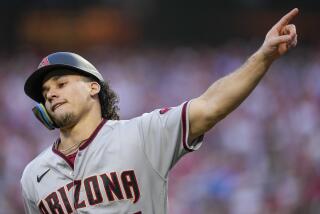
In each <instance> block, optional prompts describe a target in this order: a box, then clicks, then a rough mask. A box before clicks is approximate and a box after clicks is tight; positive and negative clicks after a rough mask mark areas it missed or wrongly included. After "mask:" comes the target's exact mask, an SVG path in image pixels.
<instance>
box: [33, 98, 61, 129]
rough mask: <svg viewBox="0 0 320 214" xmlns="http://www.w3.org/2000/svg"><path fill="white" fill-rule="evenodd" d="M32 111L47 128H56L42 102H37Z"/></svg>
mask: <svg viewBox="0 0 320 214" xmlns="http://www.w3.org/2000/svg"><path fill="white" fill-rule="evenodd" d="M32 112H33V114H34V115H35V116H36V118H37V119H38V120H39V121H40V122H41V123H42V124H43V125H44V126H45V127H47V128H48V129H49V130H53V129H55V128H58V127H57V126H56V124H55V123H54V122H53V121H52V119H51V118H50V116H49V114H48V112H47V110H46V108H45V107H44V105H43V104H42V103H38V104H37V105H36V106H35V107H33V108H32Z"/></svg>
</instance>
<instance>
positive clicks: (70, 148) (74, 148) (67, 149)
mask: <svg viewBox="0 0 320 214" xmlns="http://www.w3.org/2000/svg"><path fill="white" fill-rule="evenodd" d="M86 141H87V139H86V140H82V141H80V143H75V144H73V145H71V146H70V147H68V148H66V149H60V150H59V151H60V152H61V153H63V154H65V155H68V154H70V153H71V152H73V151H74V150H76V149H78V148H79V147H80V146H81V144H82V143H84V142H86ZM58 147H59V145H58Z"/></svg>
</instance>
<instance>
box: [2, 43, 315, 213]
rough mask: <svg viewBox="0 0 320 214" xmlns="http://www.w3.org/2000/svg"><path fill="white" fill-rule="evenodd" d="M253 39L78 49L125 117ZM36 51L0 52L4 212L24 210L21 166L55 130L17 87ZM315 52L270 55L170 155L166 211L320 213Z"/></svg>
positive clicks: (166, 101)
mask: <svg viewBox="0 0 320 214" xmlns="http://www.w3.org/2000/svg"><path fill="white" fill-rule="evenodd" d="M257 47H258V45H257V44H245V43H239V42H233V43H228V44H225V45H222V46H221V47H212V48H209V47H201V48H190V47H177V48H152V49H151V48H141V49H134V50H133V49H130V50H113V49H108V48H105V49H103V48H101V49H94V50H91V51H87V52H83V53H81V55H83V56H84V57H85V58H87V59H88V60H89V61H91V62H92V63H93V64H94V65H95V66H96V67H97V68H98V70H99V71H100V72H101V73H102V74H103V76H104V78H105V79H106V80H108V81H109V84H110V85H111V87H112V88H113V89H114V90H115V91H116V92H117V94H118V95H119V98H120V103H119V106H120V115H121V119H129V118H132V117H135V116H139V115H141V114H142V113H144V112H149V111H152V110H153V109H156V108H162V107H168V106H176V105H179V104H181V103H182V102H184V101H185V100H190V99H192V98H195V97H197V96H199V95H200V94H201V93H203V92H204V91H205V90H206V89H207V88H208V87H209V86H210V84H212V83H213V82H214V81H215V80H217V79H218V78H220V77H222V76H225V75H227V74H228V73H230V72H232V71H233V70H234V69H236V68H237V67H239V66H241V64H242V63H244V62H245V60H246V58H247V57H249V56H250V55H251V54H252V53H253V51H254V50H255V49H256V48H257ZM46 54H47V53H46ZM46 54H44V55H46ZM42 57H43V56H40V55H39V54H35V53H33V52H21V53H17V54H16V55H15V56H14V57H9V58H8V57H0V64H1V67H0V72H1V75H0V93H1V99H0V109H1V114H0V121H1V124H2V125H1V127H0V137H1V139H2V140H1V142H0V146H1V149H0V181H1V185H0V189H1V191H0V213H3V214H19V213H24V212H23V204H22V200H21V195H20V183H19V182H20V178H21V174H22V171H23V169H24V167H25V166H26V164H27V163H28V162H29V161H30V160H32V159H33V158H34V157H35V156H36V155H37V154H39V153H40V152H41V151H42V150H43V149H45V148H46V147H48V146H50V144H52V143H53V141H54V140H55V139H56V137H57V135H58V132H57V131H49V130H46V129H45V128H44V127H43V126H42V125H41V124H40V123H39V122H38V121H37V120H36V119H35V117H34V116H33V114H32V111H31V108H32V106H33V105H34V103H33V101H32V100H31V99H29V98H28V97H27V96H26V95H25V94H24V92H23V85H24V81H25V79H26V77H27V76H28V75H29V74H30V73H31V72H32V71H33V70H34V69H35V68H36V67H37V65H38V64H39V62H40V61H41V58H42ZM319 59H320V50H319V49H316V48H314V49H308V48H305V47H298V48H296V49H295V50H294V51H292V52H291V53H289V54H288V55H286V56H284V57H282V58H281V59H280V60H278V61H277V62H275V63H274V64H273V65H272V67H271V68H270V70H269V72H268V73H267V74H266V76H265V77H264V79H263V80H262V82H261V83H260V84H259V85H258V87H257V88H256V89H255V90H254V92H253V93H252V94H251V95H250V96H249V97H248V98H247V100H246V101H245V102H244V103H243V104H242V105H241V106H240V107H239V108H238V109H236V110H235V111H234V112H233V113H232V114H231V115H229V116H228V117H227V118H225V119H224V120H223V121H221V122H220V123H219V124H217V125H216V126H215V127H214V128H213V129H212V130H211V131H209V132H208V133H207V134H206V135H205V138H204V144H203V145H202V147H201V148H200V149H199V150H198V151H196V152H193V153H191V154H188V155H186V156H185V157H183V158H182V159H181V160H180V162H178V164H177V165H176V166H175V167H174V168H173V169H172V171H171V174H170V177H169V213H170V214H181V213H183V214H191V213H192V214H194V213H199V214H207V213H208V214H209V213H219V214H229V213H230V214H269V213H270V214H271V213H272V214H288V213H294V214H295V213H297V214H298V213H299V214H300V213H307V214H308V213H311V214H313V213H320V143H319V140H320V124H319V123H320V108H319V105H320V60H319Z"/></svg>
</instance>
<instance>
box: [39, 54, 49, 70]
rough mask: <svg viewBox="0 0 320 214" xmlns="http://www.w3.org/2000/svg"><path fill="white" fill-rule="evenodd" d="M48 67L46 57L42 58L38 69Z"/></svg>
mask: <svg viewBox="0 0 320 214" xmlns="http://www.w3.org/2000/svg"><path fill="white" fill-rule="evenodd" d="M47 65H50V62H49V59H48V57H45V58H43V60H42V61H41V62H40V64H39V66H38V68H42V67H43V66H47Z"/></svg>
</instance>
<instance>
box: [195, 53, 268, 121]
mask: <svg viewBox="0 0 320 214" xmlns="http://www.w3.org/2000/svg"><path fill="white" fill-rule="evenodd" d="M271 63H272V60H269V59H267V58H265V57H264V56H263V54H261V53H260V52H259V51H258V52H256V53H255V54H253V55H252V56H251V57H250V58H249V59H248V60H247V61H246V62H245V63H244V64H243V65H242V66H241V67H240V68H238V69H237V70H236V71H234V72H233V73H231V74H229V75H227V76H225V77H223V78H221V79H220V80H218V81H216V82H215V83H213V84H212V85H211V86H210V87H209V88H208V89H207V91H206V92H205V93H204V94H203V95H201V96H200V97H199V98H200V99H202V100H203V101H204V102H205V103H206V105H207V109H208V112H207V116H208V117H210V118H211V120H212V121H213V122H214V123H216V122H217V121H219V120H221V119H222V118H224V117H225V116H226V115H228V114H229V113H230V112H232V111H233V110H234V109H235V108H236V107H238V106H239V105H240V104H241V103H242V102H243V101H244V99H245V98H246V97H247V96H248V95H249V94H250V93H251V91H252V90H253V89H254V88H255V87H256V85H257V84H258V83H259V81H260V80H261V78H262V77H263V76H264V74H265V73H266V71H267V70H268V68H269V66H270V65H271Z"/></svg>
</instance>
